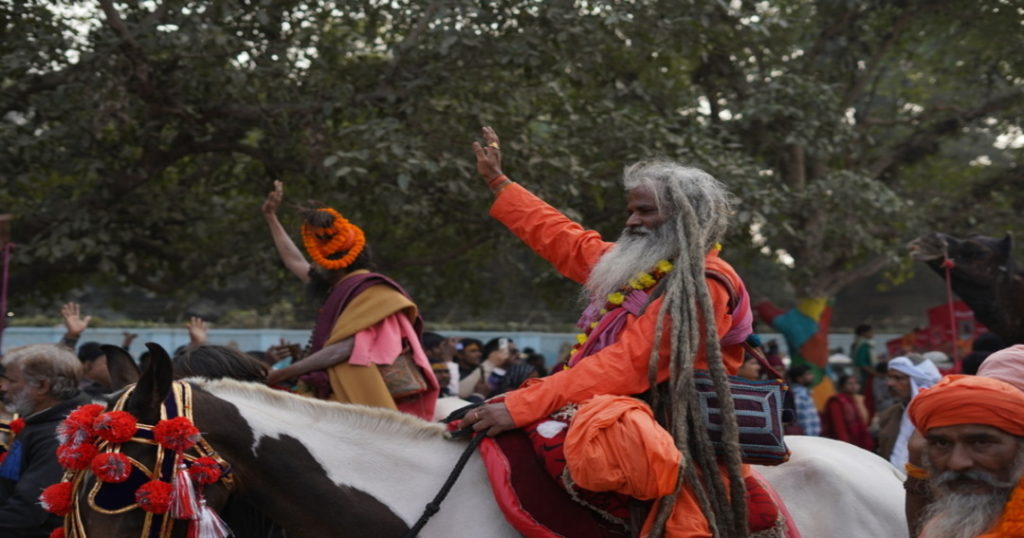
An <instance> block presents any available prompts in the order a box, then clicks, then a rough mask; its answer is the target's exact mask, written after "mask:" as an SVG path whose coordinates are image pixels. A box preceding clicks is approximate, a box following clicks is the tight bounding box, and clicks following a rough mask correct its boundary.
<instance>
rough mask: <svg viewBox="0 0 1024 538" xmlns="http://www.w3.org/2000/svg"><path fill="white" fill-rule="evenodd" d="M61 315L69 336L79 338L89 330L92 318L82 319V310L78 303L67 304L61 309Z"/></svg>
mask: <svg viewBox="0 0 1024 538" xmlns="http://www.w3.org/2000/svg"><path fill="white" fill-rule="evenodd" d="M60 315H61V316H62V317H63V318H64V327H65V328H66V329H67V336H69V337H72V338H77V337H78V336H80V335H81V334H82V333H83V332H84V331H85V330H86V329H88V328H89V320H91V319H92V316H85V317H84V318H83V317H82V310H81V308H80V307H79V306H78V303H67V304H65V305H64V306H62V307H60Z"/></svg>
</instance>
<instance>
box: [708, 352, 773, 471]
mask: <svg viewBox="0 0 1024 538" xmlns="http://www.w3.org/2000/svg"><path fill="white" fill-rule="evenodd" d="M694 382H695V383H696V385H697V396H698V399H699V400H700V406H701V411H702V413H701V416H703V417H704V423H705V425H706V426H707V429H708V435H709V436H710V437H711V443H712V444H713V445H714V446H715V449H716V450H717V451H719V452H722V451H724V449H725V444H724V443H722V410H721V405H720V404H719V402H718V397H717V396H716V395H715V386H714V382H713V381H712V379H711V374H710V373H709V372H707V371H706V370H698V371H697V372H694ZM786 390H788V387H786V385H785V384H784V383H783V382H782V381H781V380H778V379H765V380H758V381H752V380H750V379H746V378H743V377H739V376H729V391H730V392H731V393H732V401H733V405H734V406H735V408H736V422H737V424H738V426H739V434H740V457H741V458H742V459H743V463H753V464H757V465H779V464H781V463H785V462H786V461H787V460H789V448H787V447H786V440H785V435H784V431H783V430H784V428H785V425H784V423H783V421H782V407H783V403H782V401H783V392H784V391H786Z"/></svg>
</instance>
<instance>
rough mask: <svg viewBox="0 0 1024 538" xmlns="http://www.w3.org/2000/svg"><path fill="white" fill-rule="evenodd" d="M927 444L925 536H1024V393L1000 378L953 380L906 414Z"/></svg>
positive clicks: (922, 396) (920, 398) (954, 377)
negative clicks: (928, 496)
mask: <svg viewBox="0 0 1024 538" xmlns="http://www.w3.org/2000/svg"><path fill="white" fill-rule="evenodd" d="M908 413H909V415H910V419H911V421H913V423H914V426H915V427H916V428H917V430H918V431H920V432H922V433H923V434H924V436H925V439H926V441H927V448H926V450H925V461H924V463H925V468H926V469H927V472H928V476H929V482H930V486H931V489H932V492H933V493H934V495H935V496H936V499H935V502H933V503H932V504H931V506H929V508H928V510H927V512H926V513H925V515H924V518H923V520H924V526H923V530H922V531H921V537H922V538H935V537H939V538H947V537H975V536H980V537H984V538H997V537H998V538H1003V537H1007V538H1008V537H1010V536H1024V487H1021V477H1022V475H1024V444H1022V438H1024V393H1022V392H1021V391H1019V390H1017V389H1016V388H1015V387H1013V386H1012V385H1010V384H1008V383H1004V382H1002V381H999V380H997V379H991V378H984V377H975V376H965V375H952V376H948V377H946V378H944V379H943V380H942V381H940V382H939V383H938V384H936V385H935V386H934V387H932V388H930V389H924V390H922V391H921V392H920V393H919V394H918V396H917V397H916V398H915V399H914V400H913V401H912V402H911V404H910V408H909V410H908Z"/></svg>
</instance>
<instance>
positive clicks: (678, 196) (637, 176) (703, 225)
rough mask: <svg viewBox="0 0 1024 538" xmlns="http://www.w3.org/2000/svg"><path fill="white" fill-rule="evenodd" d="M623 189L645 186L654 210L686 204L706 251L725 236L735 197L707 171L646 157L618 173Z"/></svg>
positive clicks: (671, 212)
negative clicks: (650, 195)
mask: <svg viewBox="0 0 1024 538" xmlns="http://www.w3.org/2000/svg"><path fill="white" fill-rule="evenodd" d="M622 182H623V184H624V186H625V187H626V190H633V189H635V188H637V187H646V188H647V189H648V190H650V192H651V193H652V194H653V195H654V199H655V201H656V203H657V204H658V211H659V212H661V213H664V214H667V215H668V216H672V215H674V214H676V213H677V212H678V211H679V210H680V209H681V208H682V206H683V205H684V204H685V205H689V206H690V208H692V210H693V214H694V217H695V218H696V219H697V225H698V226H699V229H700V234H701V246H702V248H703V249H704V250H705V251H707V250H710V249H711V247H713V246H714V245H715V243H718V242H719V241H721V240H722V238H723V237H725V232H726V230H727V229H728V227H729V226H728V225H729V216H730V215H732V213H733V206H734V205H735V197H734V196H733V195H732V194H731V193H730V192H729V190H728V189H727V188H726V187H725V185H723V184H722V182H721V181H718V180H717V179H715V178H714V177H712V176H711V174H709V173H707V172H705V171H703V170H701V169H700V168H694V167H692V166H684V165H682V164H679V163H677V162H674V161H667V160H658V159H655V160H647V161H640V162H638V163H635V164H632V165H630V166H627V167H626V169H625V171H624V172H623V174H622Z"/></svg>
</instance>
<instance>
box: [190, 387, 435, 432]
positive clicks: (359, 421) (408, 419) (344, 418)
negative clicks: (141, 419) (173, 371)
mask: <svg viewBox="0 0 1024 538" xmlns="http://www.w3.org/2000/svg"><path fill="white" fill-rule="evenodd" d="M183 381H186V382H188V383H190V384H191V385H193V386H194V387H196V388H199V389H202V390H203V391H206V392H208V393H210V394H212V395H213V396H217V397H222V396H223V397H236V398H239V399H242V400H249V401H254V402H256V403H260V404H265V405H267V406H270V407H272V408H273V409H275V410H277V411H281V412H284V413H289V412H291V413H294V414H296V415H299V416H300V417H304V418H306V419H308V421H309V422H310V423H313V422H319V423H320V424H319V427H322V426H323V422H331V421H334V422H339V423H345V424H346V425H347V426H348V427H355V428H359V429H365V430H371V431H379V432H382V433H394V434H398V435H404V436H407V437H411V438H417V439H438V438H442V437H443V436H444V433H445V427H444V425H442V424H435V423H431V422H427V421H425V420H422V419H420V418H417V417H414V416H412V415H409V414H407V413H400V412H398V411H393V410H391V409H384V408H380V407H369V406H365V405H356V404H345V403H339V402H333V401H327V400H318V399H316V398H309V397H306V396H300V395H297V394H292V393H290V392H285V391H281V390H275V389H272V388H270V387H268V386H266V385H261V384H259V383H252V382H243V381H238V380H235V379H228V378H221V379H207V378H201V377H190V378H186V379H184V380H183ZM300 420H301V418H300Z"/></svg>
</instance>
